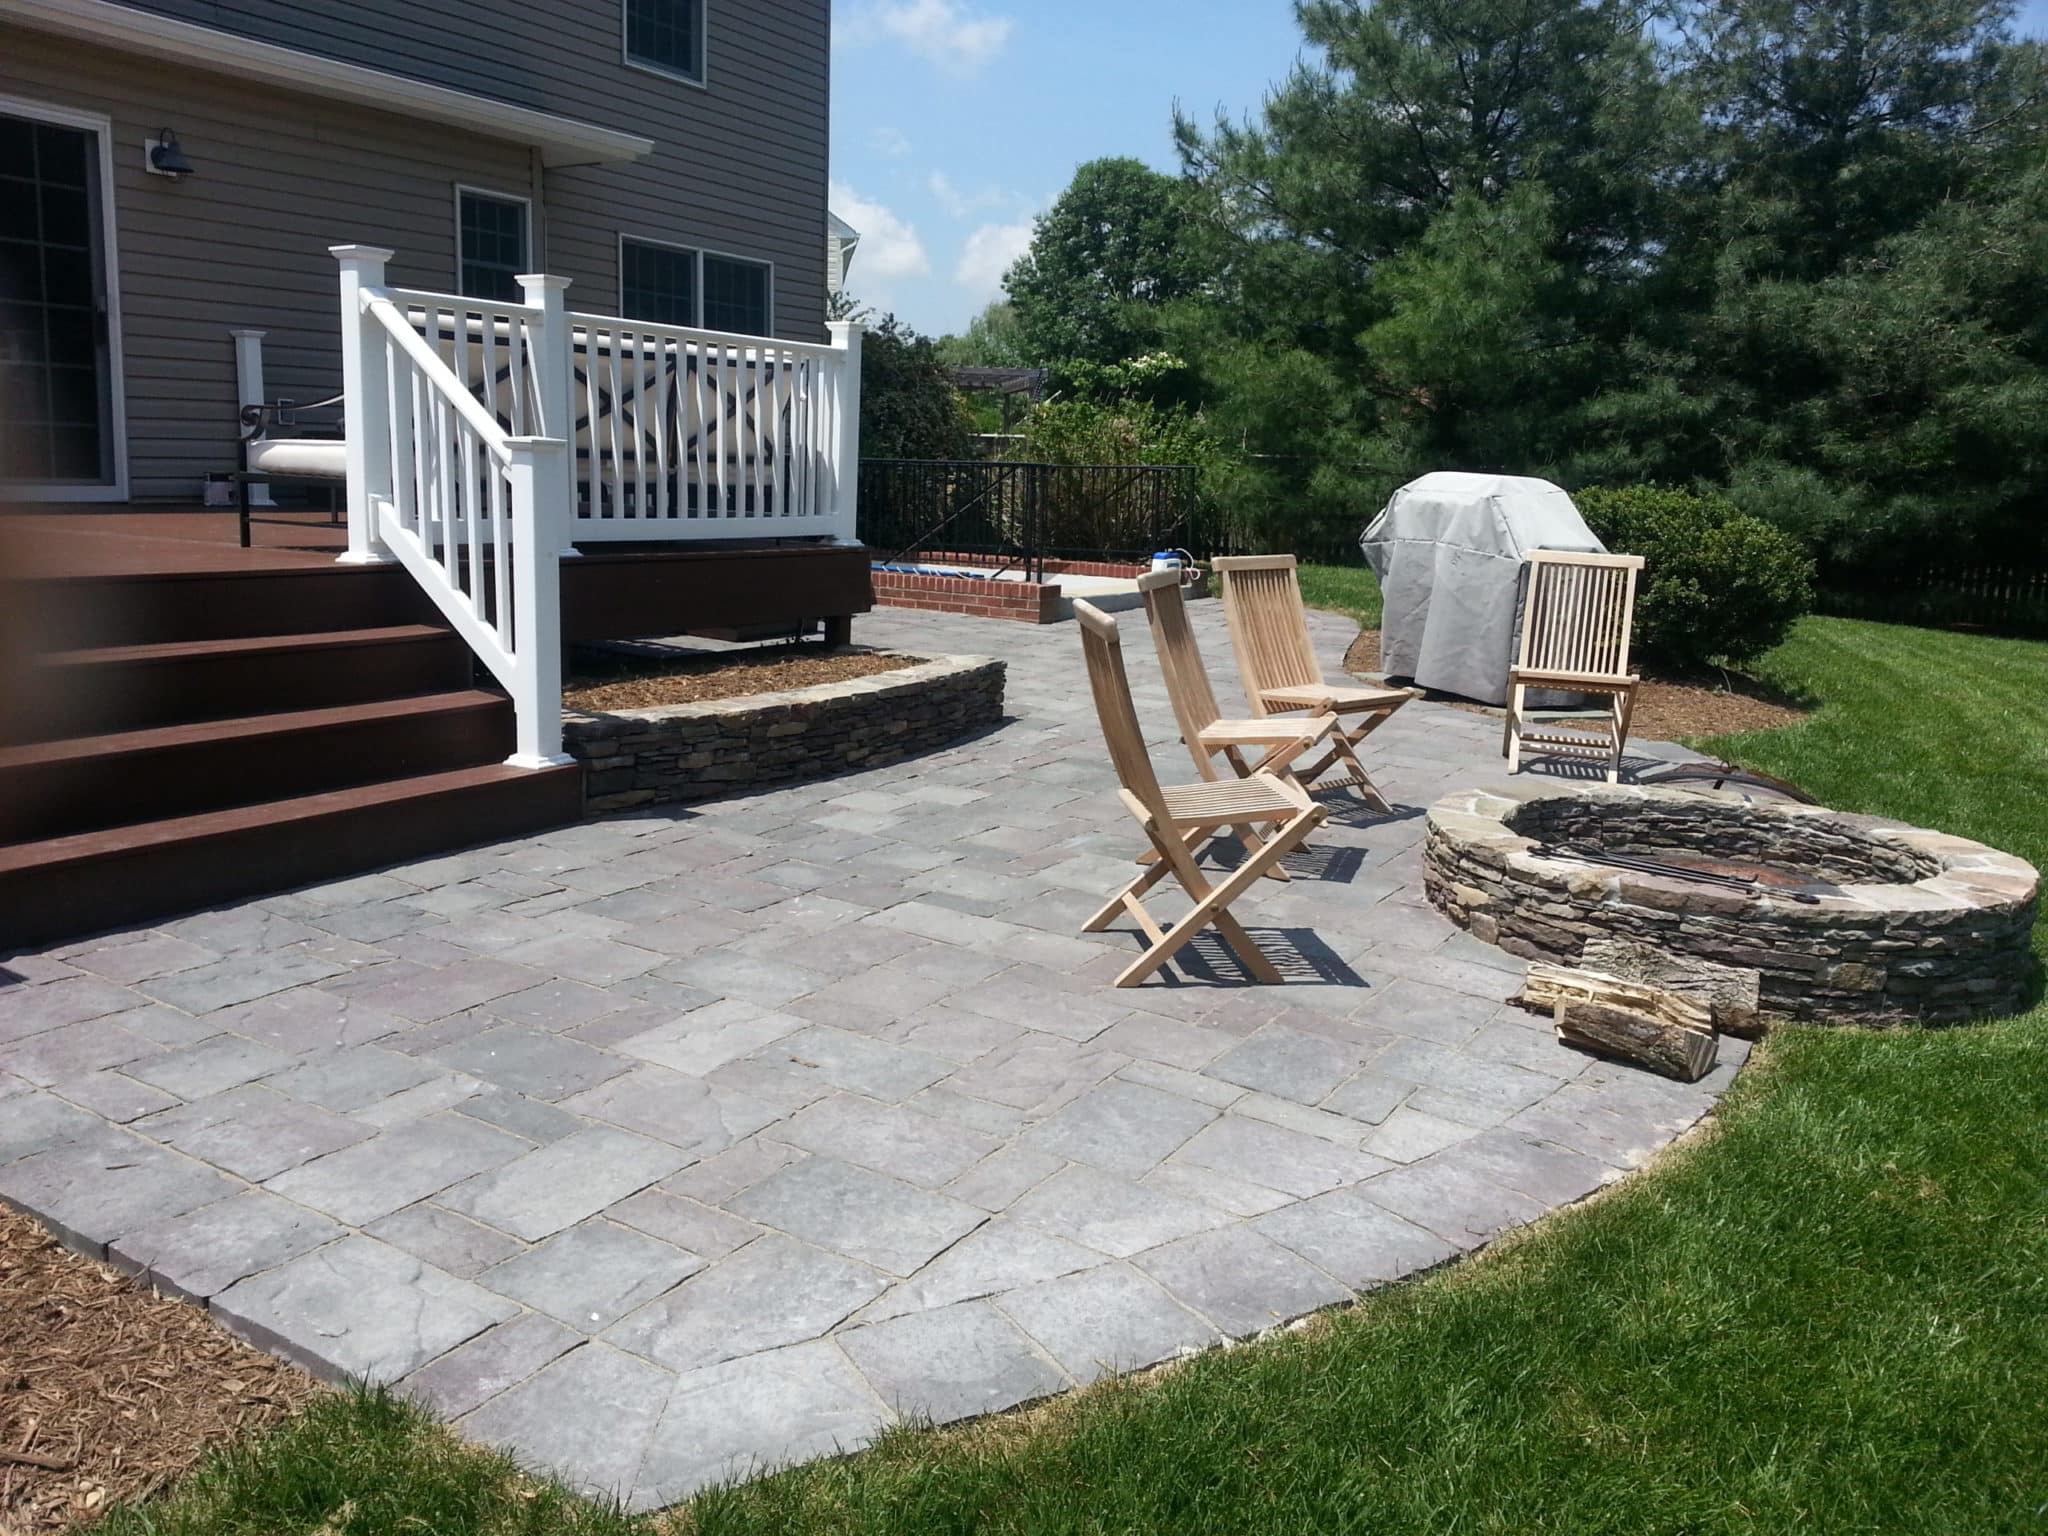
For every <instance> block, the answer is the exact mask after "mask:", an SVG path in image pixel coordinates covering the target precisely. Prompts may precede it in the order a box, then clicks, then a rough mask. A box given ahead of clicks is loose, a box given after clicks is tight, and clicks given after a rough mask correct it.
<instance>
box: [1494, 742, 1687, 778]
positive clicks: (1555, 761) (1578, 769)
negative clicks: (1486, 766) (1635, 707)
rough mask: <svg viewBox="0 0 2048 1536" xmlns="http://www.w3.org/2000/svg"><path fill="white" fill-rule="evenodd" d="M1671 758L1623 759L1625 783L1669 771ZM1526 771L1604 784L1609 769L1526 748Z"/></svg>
mask: <svg viewBox="0 0 2048 1536" xmlns="http://www.w3.org/2000/svg"><path fill="white" fill-rule="evenodd" d="M1670 766H1671V762H1670V759H1668V758H1662V757H1642V756H1638V755H1637V754H1635V753H1629V754H1627V755H1625V756H1624V757H1623V758H1622V760H1621V782H1622V783H1624V784H1633V783H1634V782H1635V781H1636V776H1637V775H1638V774H1642V773H1647V772H1649V771H1650V770H1651V769H1653V768H1668V767H1670ZM1522 772H1523V773H1535V774H1541V775H1542V776H1543V777H1544V778H1547V779H1572V780H1576V781H1577V782H1579V783H1582V784H1604V783H1606V782H1607V769H1606V766H1605V765H1604V764H1601V763H1594V762H1588V761H1586V760H1585V759H1584V758H1574V757H1556V756H1551V755H1549V754H1547V753H1544V752H1542V751H1540V750H1538V749H1537V748H1534V747H1527V746H1525V747H1523V749H1522Z"/></svg>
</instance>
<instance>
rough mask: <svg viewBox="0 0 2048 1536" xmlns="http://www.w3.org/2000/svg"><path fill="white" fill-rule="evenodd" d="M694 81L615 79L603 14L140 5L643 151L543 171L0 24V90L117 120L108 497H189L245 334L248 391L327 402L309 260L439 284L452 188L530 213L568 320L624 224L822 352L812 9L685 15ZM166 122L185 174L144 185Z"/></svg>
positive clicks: (332, 333) (492, 2)
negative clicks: (572, 124)
mask: <svg viewBox="0 0 2048 1536" xmlns="http://www.w3.org/2000/svg"><path fill="white" fill-rule="evenodd" d="M707 4H708V7H709V11H708V17H709V37H708V45H707V48H706V76H707V84H706V85H705V86H703V87H699V86H695V85H691V84H688V83H686V82H684V81H680V80H676V79H672V78H670V77H667V76H664V75H659V74H653V73H649V72H647V71H644V70H640V69H634V68H629V67H628V66H627V65H626V64H625V63H624V61H623V57H622V44H623V38H622V33H621V21H620V15H621V12H620V5H619V0H562V3H554V4H550V5H547V6H545V7H541V6H534V5H530V4H516V5H515V4H509V3H503V0H352V3H349V4H345V5H337V4H333V3H331V0H322V3H319V4H314V3H290V0H275V3H272V0H260V3H259V0H221V3H215V0H155V3H150V4H147V5H145V6H144V8H145V9H150V10H154V11H158V12H160V13H162V14H165V15H170V16H175V17H177V18H179V19H181V20H185V21H192V22H197V23H199V24H201V25H205V26H213V27H218V28H222V29H224V30H228V31H233V32H237V33H241V34H243V35H245V36H249V37H254V38H258V39H261V40H262V41H265V42H272V43H277V44H281V45H283V46H285V47H291V48H297V49H301V50H304V51H307V52H312V53H319V54H324V55H326V56H329V57H332V58H338V59H343V60H346V61H348V62H350V63H356V64H362V65H365V66H368V67H370V68H374V69H379V70H383V71H386V72H388V73H393V74H400V75H408V76H411V77H414V78H417V79H422V80H427V81H430V82H432V83H435V84H439V85H446V86H452V87H454V88H456V89H460V90H467V91H472V92H474V93H476V94H478V95H484V96H490V97H494V98H497V99H501V100H505V101H509V102H513V103H515V104H518V105H521V106H527V107H532V108H536V109H538V110H542V111H547V112H553V113H557V114H559V115H561V116H564V117H572V118H577V119H580V120H581V121H584V122H588V123H594V124H598V125H600V126H603V127H607V128H612V129H616V130H619V131H622V132H627V133H634V134H639V135H642V136H644V137H647V138H650V139H653V140H654V141H655V145H656V147H655V150H654V152H653V153H652V154H650V155H648V156H646V157H644V158H642V159H640V160H637V161H633V162H630V163H626V164H619V165H597V166H566V167H554V168H549V169H545V170H543V169H542V168H541V166H540V163H539V156H538V155H537V154H536V153H534V152H533V151H531V150H529V149H528V148H526V147H524V146H522V145H519V144H515V143H513V142H511V141H509V140H501V139H496V138H489V137H485V136H482V135H478V134H471V133H465V132H463V131H460V130H457V129H452V128H446V127H443V126H440V125H438V124H432V125H429V124H422V123H420V122H417V121H414V120H412V119H409V118H406V117H404V116H401V115H399V114H395V113H386V112H381V111H377V110H373V109H369V108H358V107H353V106H349V105H346V104H343V103H338V102H332V101H328V100H324V99H322V98H318V97H313V96H306V95H299V94H297V93H292V92H288V91H284V90H280V89H275V88H270V87H264V86H257V85H252V84H250V83H248V82H247V81H245V80H241V79H237V78H233V77H230V76H228V75H224V74H222V75H213V74H209V73H207V72H205V71H200V70H195V69H192V68H189V67H186V66H182V65H181V66H179V67H176V68H165V67H164V66H163V65H162V64H161V63H158V62H153V61H151V60H150V59H148V58H147V57H145V56H143V55H140V54H136V53H128V52H122V51H118V50H114V49H109V48H104V47H94V46H89V45H87V44H85V43H82V42H78V41H72V40H68V39H62V38H58V37H56V36H53V35H51V34H47V33H41V32H37V31H33V30H30V29H26V28H21V27H17V26H13V25H8V24H4V23H0V95H10V96H17V97H22V98H26V99H28V100H30V101H39V102H43V103H47V104H49V105H52V106H61V107H69V108H72V109H75V110H84V111H91V112H99V113H104V114H106V115H108V116H110V117H111V118H112V119H113V121H114V131H113V158H114V183H115V185H114V189H113V201H114V209H115V219H116V226H117V234H118V247H119V248H118V270H119V273H120V299H121V310H122V339H123V347H124V353H125V356H124V373H125V378H124V380H123V388H124V391H125V396H126V402H127V414H128V423H127V438H128V454H129V481H130V492H131V495H133V496H134V497H135V498H136V499H138V500H146V499H166V498H169V499H190V498H192V497H193V496H194V495H195V494H196V492H197V490H198V487H199V484H200V482H201V480H203V478H204V477H205V475H206V473H207V472H208V471H215V470H221V469H225V468H229V467H231V466H232V464H233V462H234V444H235V429H234V425H233V423H234V418H235V382H234V378H235V375H234V349H233V342H232V340H231V339H230V337H229V335H228V332H229V331H230V330H231V329H233V328H236V327H249V326H254V327H261V328H263V329H265V330H267V331H268V332H269V335H268V336H267V337H266V339H265V342H264V362H265V383H266V392H267V393H268V394H269V395H270V396H271V397H272V398H278V397H291V398H296V399H302V400H310V399H318V398H320V397H322V396H325V395H329V394H332V393H334V392H335V391H336V390H337V389H338V388H339V382H340V381H339V369H340V358H339V322H338V316H337V314H336V309H335V302H336V279H335V268H334V262H333V259H332V258H331V257H330V256H329V255H328V254H327V247H328V246H330V245H337V244H343V243H351V242H353V243H361V244H371V245H384V246H389V247H391V248H392V249H393V250H394V251H396V252H397V257H396V259H395V260H394V262H393V263H392V266H391V279H392V281H393V282H395V283H398V284H401V285H405V286H417V287H423V288H432V289H440V290H447V289H452V288H453V287H454V286H455V281H456V279H455V207H454V197H455V194H454V188H455V184H456V183H458V182H461V183H464V184H468V185H474V186H478V187H482V188H485V189H488V190H492V191H497V192H504V193H511V194H516V195H523V196H528V197H531V198H533V199H534V230H533V234H534V239H535V242H536V251H537V254H538V256H539V258H540V259H539V264H540V265H541V266H543V267H544V268H545V270H547V271H550V272H553V273H556V274H558V275H561V276H565V277H568V278H569V279H571V281H572V286H571V288H570V290H569V295H568V298H569V304H570V307H571V308H575V309H584V310H594V311H599V312H603V313H611V312H613V311H615V310H616V308H617V306H618V242H619V237H620V235H621V234H622V233H623V234H625V235H629V236H638V237H643V238H647V239H653V240H660V241H664V242H667V243H670V244H678V245H688V246H694V247H699V248H702V249H707V250H714V251H721V252H725V253H728V254H731V255H734V256H741V257H746V258H749V259H752V260H756V261H765V262H769V263H772V265H773V267H774V296H773V303H774V329H775V332H776V334H777V335H780V336H783V337H786V338H789V339H791V340H802V341H815V340H819V339H822V336H823V323H824V318H825V304H826V285H825V276H826V273H825V266H826V261H825V204H826V190H825V183H826V173H827V123H828V116H829V101H828V96H829V83H830V64H831V60H830V49H831V19H830V0H707ZM165 126H169V127H172V128H174V129H175V130H176V131H177V133H178V136H179V139H180V142H181V143H182V144H183V146H184V148H185V151H186V153H187V154H188V155H189V156H190V157H191V158H192V161H193V163H194V165H195V166H196V167H197V174H195V175H193V176H192V177H190V178H189V179H187V180H185V181H183V182H172V181H169V180H166V179H164V178H162V177H156V176H150V175H148V174H147V173H146V172H145V171H144V170H143V169H142V153H143V151H142V145H143V141H144V140H145V139H146V138H150V137H153V136H154V135H155V133H156V131H157V130H158V129H159V128H162V127H165Z"/></svg>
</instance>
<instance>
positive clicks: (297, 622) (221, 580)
mask: <svg viewBox="0 0 2048 1536" xmlns="http://www.w3.org/2000/svg"><path fill="white" fill-rule="evenodd" d="M8 587H9V591H8V593H7V597H8V600H9V601H10V602H11V603H13V604H14V605H15V606H16V607H17V609H18V610H19V611H23V612H25V613H26V615H27V622H26V623H24V625H23V628H22V633H23V634H26V635H33V636H35V637H36V639H37V642H38V643H39V644H40V645H41V646H43V647H45V648H47V649H50V650H75V649H80V648H83V647H87V646H106V645H139V644H142V643H144V642H147V641H171V640H234V639H242V638H247V637H250V636H257V635H290V634H306V633H319V632H324V631H331V630H338V629H354V628H364V627H384V626H389V625H393V624H427V623H433V622H435V614H434V604H433V599H431V598H429V597H428V596H427V594H426V593H425V592H423V591H422V590H421V589H420V586H419V583H418V582H416V581H414V580H413V579H412V577H411V576H410V575H409V574H407V572H406V571H405V570H404V569H403V568H401V567H399V566H396V565H371V566H349V565H314V566H302V567H290V566H287V567H284V568H282V569H271V570H224V571H170V572H155V571H152V572H125V573H106V574H100V575H89V576H45V577H31V578H29V579H26V580H22V581H17V582H12V583H9V584H8Z"/></svg>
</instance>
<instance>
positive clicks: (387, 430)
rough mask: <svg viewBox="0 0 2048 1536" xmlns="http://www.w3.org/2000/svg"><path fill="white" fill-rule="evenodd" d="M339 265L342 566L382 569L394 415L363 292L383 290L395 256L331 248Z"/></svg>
mask: <svg viewBox="0 0 2048 1536" xmlns="http://www.w3.org/2000/svg"><path fill="white" fill-rule="evenodd" d="M327 253H328V254H329V255H330V256H332V257H333V258H334V259H335V260H336V261H337V262H339V263H340V264H341V395H342V402H341V407H342V423H343V426H342V430H343V434H344V437H345V440H346V456H347V463H348V552H347V553H346V554H344V555H342V556H341V557H340V560H341V563H342V564H343V565H381V564H383V563H384V562H386V561H388V560H390V559H391V558H392V554H391V551H390V550H388V549H387V548H385V547H384V540H383V538H382V537H381V536H380V534H379V532H378V528H377V524H376V518H377V515H378V512H377V509H378V507H379V506H380V505H382V504H383V503H385V502H388V501H390V499H391V441H390V439H391V414H390V403H389V400H388V398H387V395H388V387H389V382H390V381H389V379H388V378H387V377H386V374H385V352H386V350H387V343H386V342H385V339H384V334H383V331H382V329H381V327H380V326H379V325H378V323H377V321H376V320H375V319H373V318H372V317H371V316H370V315H369V314H367V313H366V312H365V311H364V309H363V295H364V291H365V290H370V291H375V290H378V289H381V288H382V287H383V286H384V263H385V262H387V261H389V260H390V259H391V252H390V251H388V250H385V249H384V248H383V247H382V246H376V245H330V246H329V247H328V248H327Z"/></svg>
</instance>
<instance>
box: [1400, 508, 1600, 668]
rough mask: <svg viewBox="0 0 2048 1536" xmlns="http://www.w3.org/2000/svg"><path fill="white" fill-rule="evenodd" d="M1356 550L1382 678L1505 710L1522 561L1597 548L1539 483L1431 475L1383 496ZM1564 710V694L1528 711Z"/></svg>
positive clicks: (1581, 522)
mask: <svg viewBox="0 0 2048 1536" xmlns="http://www.w3.org/2000/svg"><path fill="white" fill-rule="evenodd" d="M1359 548H1360V549H1362V550H1363V551H1364V552H1365V558H1366V560H1367V561H1368V562H1369V563H1370V564H1371V565H1372V568H1373V571H1374V572H1375V573H1376V574H1377V575H1378V576H1379V579H1380V590H1381V591H1382V593H1383V594H1384V596H1385V602H1386V613H1385V617H1384V618H1383V619H1382V621H1381V625H1380V666H1381V667H1382V669H1384V670H1385V672H1386V673H1387V675H1388V676H1389V677H1394V678H1402V679H1407V680H1411V681H1413V682H1416V683H1419V684H1420V685H1421V686H1423V687H1424V688H1433V689H1436V690H1438V691H1440V692H1443V693H1455V694H1460V695H1462V696H1464V697H1465V698H1468V699H1477V700H1479V701H1480V702H1482V703H1486V704H1504V703H1506V702H1507V696H1508V668H1509V666H1510V665H1512V663H1513V661H1514V654H1515V640H1516V637H1517V635H1518V634H1519V633H1520V630H1519V624H1520V609H1521V601H1522V598H1521V593H1522V586H1521V577H1522V559H1523V556H1524V555H1525V554H1526V553H1527V552H1528V551H1530V550H1532V549H1562V550H1586V551H1593V552H1601V551H1604V550H1605V548H1606V546H1605V545H1603V544H1602V543H1601V542H1600V541H1599V539H1597V538H1595V537H1594V536H1593V530H1592V529H1590V528H1588V527H1587V526H1586V521H1585V519H1584V518H1582V517H1580V516H1579V509H1578V508H1577V507H1575V506H1573V505H1572V499H1571V497H1569V496H1567V495H1566V494H1565V493H1564V492H1563V491H1562V490H1560V489H1559V488H1558V487H1557V486H1554V485H1552V484H1551V483H1550V482H1549V481H1548V480H1531V479H1526V478H1524V477H1522V476H1519V475H1472V474H1463V473H1453V472H1441V473H1437V474H1429V475H1424V476H1423V477H1422V478H1421V479H1419V480H1411V481H1410V482H1409V483H1408V484H1406V485H1404V486H1402V487H1401V489H1399V490H1398V491H1396V492H1394V495H1393V499H1392V500H1391V501H1389V502H1388V503H1387V505H1386V509H1385V510H1384V511H1382V512H1381V513H1380V515H1379V516H1378V517H1376V518H1374V519H1373V522H1372V525H1371V526H1370V527H1369V528H1367V529H1366V530H1365V533H1364V536H1363V537H1361V538H1360V540H1359ZM1575 702H1577V701H1576V699H1575V697H1573V696H1571V695H1566V694H1543V695H1538V694H1534V693H1532V694H1531V696H1530V703H1531V704H1533V705H1535V706H1536V707H1538V708H1559V707H1564V706H1567V705H1569V704H1572V703H1575Z"/></svg>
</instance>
